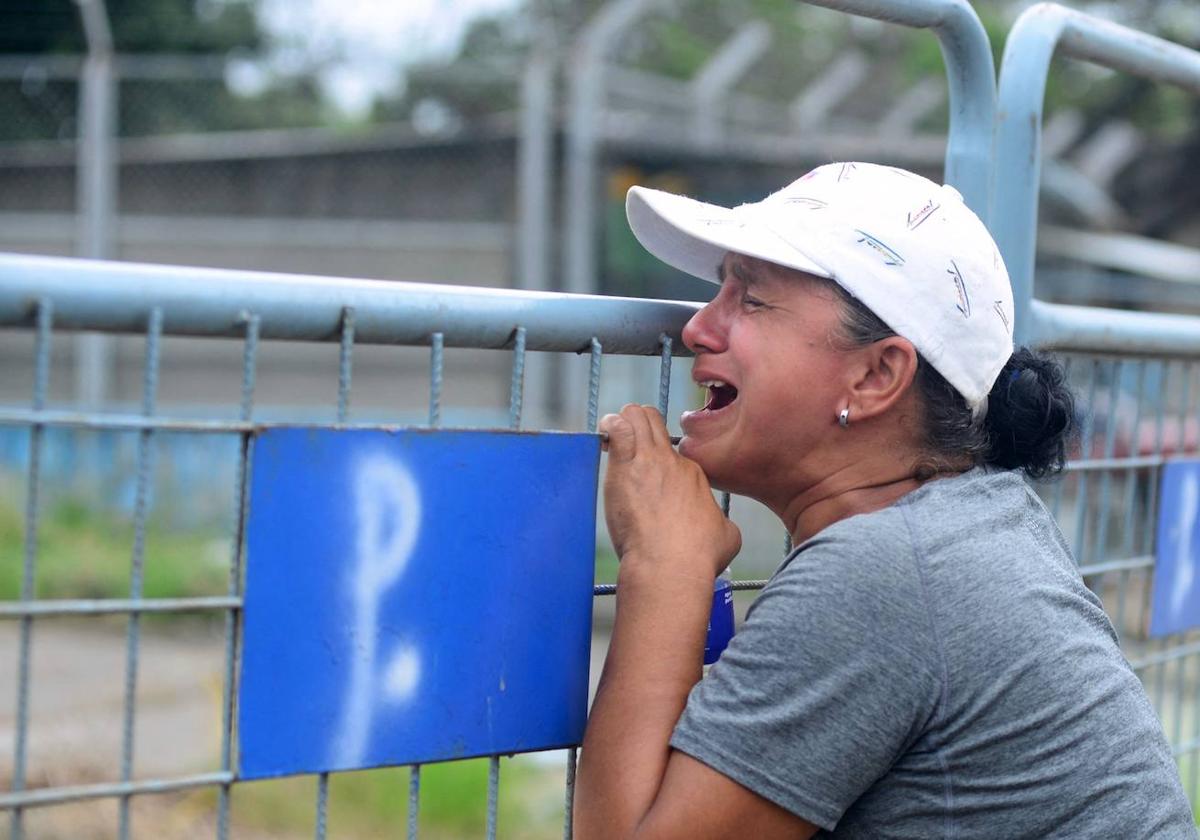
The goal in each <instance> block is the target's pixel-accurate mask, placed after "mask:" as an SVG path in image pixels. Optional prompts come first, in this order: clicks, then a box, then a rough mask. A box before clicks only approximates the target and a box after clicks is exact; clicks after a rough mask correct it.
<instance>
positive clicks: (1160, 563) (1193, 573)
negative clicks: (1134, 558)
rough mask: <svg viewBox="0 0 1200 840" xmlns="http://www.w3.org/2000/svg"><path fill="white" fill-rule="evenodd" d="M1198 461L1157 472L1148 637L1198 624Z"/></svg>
mask: <svg viewBox="0 0 1200 840" xmlns="http://www.w3.org/2000/svg"><path fill="white" fill-rule="evenodd" d="M1197 526H1200V461H1194V460H1190V461H1185V460H1179V461H1171V462H1169V463H1168V464H1167V465H1166V466H1165V467H1164V468H1163V473H1162V489H1161V492H1160V494H1159V507H1158V539H1157V547H1156V549H1155V556H1154V592H1153V596H1152V599H1151V609H1150V635H1151V636H1166V635H1169V634H1171V633H1182V632H1183V631H1185V630H1191V629H1192V628H1193V627H1198V626H1200V527H1197Z"/></svg>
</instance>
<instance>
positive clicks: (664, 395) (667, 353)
mask: <svg viewBox="0 0 1200 840" xmlns="http://www.w3.org/2000/svg"><path fill="white" fill-rule="evenodd" d="M658 342H659V345H660V346H661V347H662V363H661V364H660V366H659V369H658V413H659V414H661V415H662V416H663V420H666V419H667V400H668V399H670V397H671V345H672V341H671V337H670V336H669V335H667V334H666V333H663V334H662V335H660V336H659V337H658Z"/></svg>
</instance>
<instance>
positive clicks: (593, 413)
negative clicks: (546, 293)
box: [563, 336, 604, 840]
mask: <svg viewBox="0 0 1200 840" xmlns="http://www.w3.org/2000/svg"><path fill="white" fill-rule="evenodd" d="M590 348H591V352H590V357H591V364H590V366H589V369H588V403H587V430H588V431H589V432H595V431H596V426H597V424H598V423H599V422H600V417H599V415H600V362H601V359H602V358H603V353H604V348H603V347H602V346H601V345H600V339H598V338H596V337H595V336H592V341H591V345H590ZM578 764H579V749H578V748H577V747H571V748H570V749H569V750H567V784H566V795H565V797H564V798H565V802H564V803H563V840H571V837H572V836H573V835H574V833H575V768H576V767H577V766H578Z"/></svg>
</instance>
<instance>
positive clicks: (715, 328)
mask: <svg viewBox="0 0 1200 840" xmlns="http://www.w3.org/2000/svg"><path fill="white" fill-rule="evenodd" d="M719 300H720V296H718V298H717V299H716V300H713V301H711V302H710V303H707V304H705V305H704V307H703V308H702V309H701V310H700V311H699V312H697V313H696V314H695V315H693V316H692V317H691V318H690V319H689V320H688V322H687V324H685V325H684V327H683V343H684V344H686V345H687V348H688V349H689V350H691V351H692V352H693V353H701V352H708V353H720V352H722V351H724V349H725V329H724V326H723V319H722V317H721V313H720V309H719V307H718V305H717V304H718V302H719Z"/></svg>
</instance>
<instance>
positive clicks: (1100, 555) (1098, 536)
mask: <svg viewBox="0 0 1200 840" xmlns="http://www.w3.org/2000/svg"><path fill="white" fill-rule="evenodd" d="M1121 371H1122V360H1120V359H1116V360H1114V361H1112V362H1111V363H1110V364H1109V380H1108V421H1107V425H1106V426H1105V429H1104V457H1105V458H1112V457H1113V451H1114V449H1115V447H1116V443H1117V409H1118V402H1119V400H1120V396H1121ZM1111 489H1112V470H1108V469H1106V470H1104V472H1103V473H1102V474H1101V475H1100V507H1099V508H1098V509H1097V510H1096V531H1095V534H1094V544H1093V549H1094V551H1095V554H1096V559H1098V560H1100V561H1101V562H1103V561H1104V560H1105V559H1107V557H1108V521H1109V518H1110V516H1111V514H1110V511H1109V509H1108V502H1109V498H1108V497H1109V493H1110V491H1111ZM1105 577H1106V576H1105V575H1103V574H1102V575H1100V577H1099V578H1097V580H1096V592H1097V594H1098V595H1099V596H1100V598H1101V599H1103V598H1104V583H1105ZM1119 632H1120V631H1119V630H1118V633H1119Z"/></svg>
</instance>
